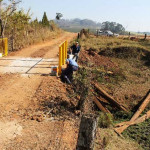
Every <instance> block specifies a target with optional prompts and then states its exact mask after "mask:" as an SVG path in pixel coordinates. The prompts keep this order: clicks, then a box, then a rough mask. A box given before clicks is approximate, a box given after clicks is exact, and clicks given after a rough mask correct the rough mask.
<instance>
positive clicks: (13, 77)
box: [0, 33, 79, 150]
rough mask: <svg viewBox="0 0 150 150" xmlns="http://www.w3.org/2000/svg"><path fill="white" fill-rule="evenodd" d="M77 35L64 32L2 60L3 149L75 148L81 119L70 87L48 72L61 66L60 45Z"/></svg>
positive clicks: (0, 143) (0, 121) (0, 134)
mask: <svg viewBox="0 0 150 150" xmlns="http://www.w3.org/2000/svg"><path fill="white" fill-rule="evenodd" d="M75 36H76V34H74V33H64V34H63V35H61V36H60V37H59V38H56V39H53V40H51V41H48V42H44V43H42V44H38V45H33V46H30V47H28V48H25V49H22V50H20V51H17V52H13V53H10V54H9V56H8V57H5V58H3V59H1V60H0V93H1V95H0V150H1V149H6V150H7V149H8V150H26V149H28V150H30V149H36V150H39V149H41V150H44V149H45V150H46V149H49V150H74V149H76V143H77V138H78V129H79V119H78V117H76V116H75V115H74V114H73V113H72V110H70V109H69V105H70V104H71V103H72V102H71V99H69V98H68V97H67V96H66V93H67V86H66V85H65V84H64V83H62V82H61V81H60V80H59V79H57V78H56V77H52V76H49V75H48V73H49V71H47V70H49V67H50V65H54V64H55V63H56V64H55V65H57V63H58V46H59V44H61V43H62V42H63V41H65V40H68V41H70V40H72V39H73V38H74V37H75ZM40 60H41V61H40ZM54 61H55V63H54ZM53 63H54V64H53ZM31 69H33V70H32V71H31ZM46 74H47V75H46ZM63 112H66V114H65V115H64V114H63ZM58 114H60V115H58Z"/></svg>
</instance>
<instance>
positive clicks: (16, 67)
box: [0, 41, 68, 75]
mask: <svg viewBox="0 0 150 150" xmlns="http://www.w3.org/2000/svg"><path fill="white" fill-rule="evenodd" d="M6 47H7V46H6V44H5V49H6ZM67 47H68V42H67V41H65V42H63V43H62V44H61V45H60V46H59V58H49V59H45V58H32V57H29V58H28V57H15V56H12V57H11V56H8V57H1V58H0V73H2V74H5V73H17V74H39V75H49V74H51V73H52V74H56V75H58V73H59V74H61V69H62V66H63V65H64V64H65V60H66V59H67ZM3 56H4V55H3Z"/></svg>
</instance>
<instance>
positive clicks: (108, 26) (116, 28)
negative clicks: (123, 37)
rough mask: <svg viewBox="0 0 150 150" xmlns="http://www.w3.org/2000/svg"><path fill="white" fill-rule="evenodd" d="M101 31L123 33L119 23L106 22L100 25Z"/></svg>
mask: <svg viewBox="0 0 150 150" xmlns="http://www.w3.org/2000/svg"><path fill="white" fill-rule="evenodd" d="M101 30H102V31H106V30H110V31H111V32H113V33H123V32H124V31H125V28H124V27H123V25H121V24H119V23H116V22H109V21H106V22H103V23H102V26H101Z"/></svg>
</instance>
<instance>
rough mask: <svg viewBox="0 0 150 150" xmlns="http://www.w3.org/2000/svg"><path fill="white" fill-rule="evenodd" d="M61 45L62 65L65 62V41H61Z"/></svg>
mask: <svg viewBox="0 0 150 150" xmlns="http://www.w3.org/2000/svg"><path fill="white" fill-rule="evenodd" d="M62 47H63V51H62V64H63V65H64V64H65V43H63V45H62Z"/></svg>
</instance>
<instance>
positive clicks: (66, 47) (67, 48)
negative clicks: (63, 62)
mask: <svg viewBox="0 0 150 150" xmlns="http://www.w3.org/2000/svg"><path fill="white" fill-rule="evenodd" d="M65 45H66V59H67V49H68V41H66V44H65Z"/></svg>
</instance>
